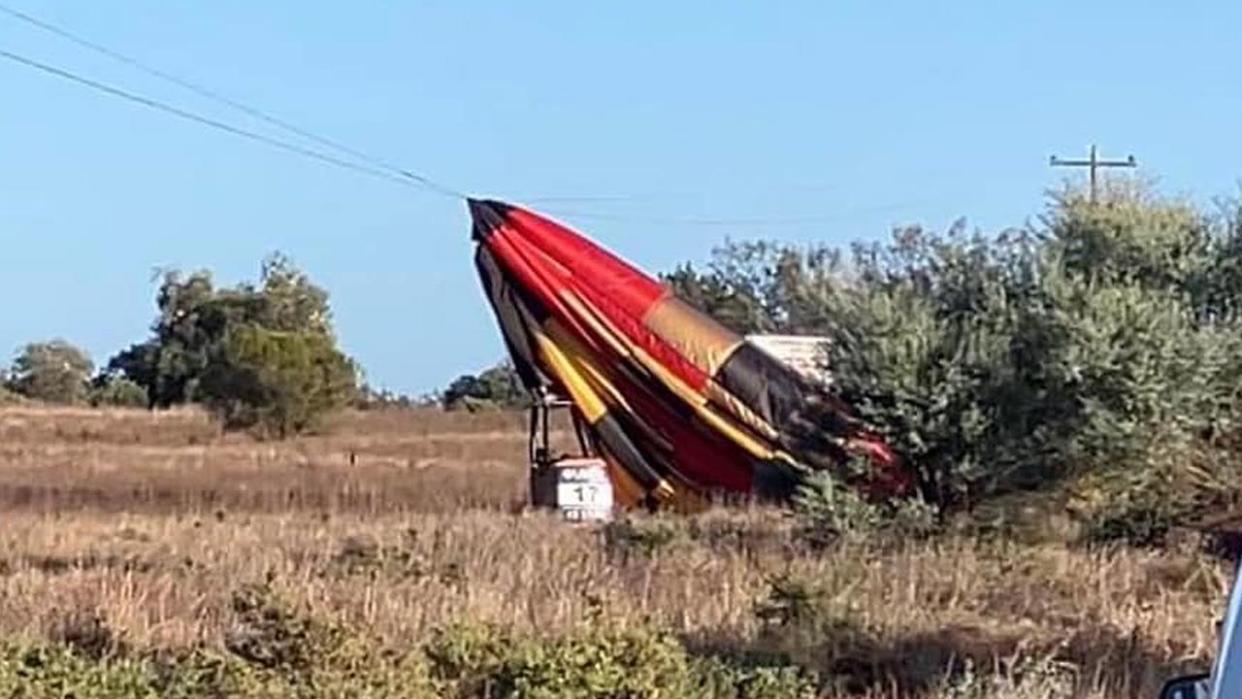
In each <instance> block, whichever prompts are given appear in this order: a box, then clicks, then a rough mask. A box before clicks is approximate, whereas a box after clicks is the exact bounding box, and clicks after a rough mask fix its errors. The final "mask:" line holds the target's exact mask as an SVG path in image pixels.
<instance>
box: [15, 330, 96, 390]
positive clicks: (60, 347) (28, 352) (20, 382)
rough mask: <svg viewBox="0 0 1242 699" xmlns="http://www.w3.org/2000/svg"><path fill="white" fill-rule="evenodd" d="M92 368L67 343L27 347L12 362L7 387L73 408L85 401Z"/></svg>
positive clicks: (78, 352) (48, 343)
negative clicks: (74, 405)
mask: <svg viewBox="0 0 1242 699" xmlns="http://www.w3.org/2000/svg"><path fill="white" fill-rule="evenodd" d="M92 368H93V365H92V363H91V359H90V357H89V356H87V354H86V352H84V351H82V350H80V349H78V348H77V347H74V346H73V345H71V344H69V343H68V342H65V341H64V340H51V341H48V342H34V343H31V344H28V345H26V346H25V347H24V348H22V350H21V351H20V352H18V353H17V358H16V359H14V360H13V368H12V370H11V372H10V376H9V377H8V378H7V380H6V384H7V386H6V388H7V389H8V390H9V391H12V392H13V393H16V394H19V395H21V396H24V397H26V398H29V399H31V400H37V401H42V402H45V403H58V404H63V405H72V404H77V403H81V402H83V401H85V400H86V396H87V391H88V385H89V384H88V380H89V378H90V375H91V369H92Z"/></svg>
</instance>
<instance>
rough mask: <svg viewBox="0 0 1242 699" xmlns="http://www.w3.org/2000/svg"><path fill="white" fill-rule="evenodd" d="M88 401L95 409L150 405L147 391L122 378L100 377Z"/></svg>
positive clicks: (92, 388)
mask: <svg viewBox="0 0 1242 699" xmlns="http://www.w3.org/2000/svg"><path fill="white" fill-rule="evenodd" d="M88 400H89V402H90V404H91V405H93V406H95V407H101V406H102V407H111V408H145V407H147V405H148V404H149V401H148V400H147V390H146V389H145V388H143V387H142V386H139V385H138V384H137V383H135V382H133V381H131V380H129V379H127V378H124V377H122V376H103V377H100V378H99V379H98V380H97V381H96V382H95V385H94V386H92V387H91V391H90V394H89V397H88Z"/></svg>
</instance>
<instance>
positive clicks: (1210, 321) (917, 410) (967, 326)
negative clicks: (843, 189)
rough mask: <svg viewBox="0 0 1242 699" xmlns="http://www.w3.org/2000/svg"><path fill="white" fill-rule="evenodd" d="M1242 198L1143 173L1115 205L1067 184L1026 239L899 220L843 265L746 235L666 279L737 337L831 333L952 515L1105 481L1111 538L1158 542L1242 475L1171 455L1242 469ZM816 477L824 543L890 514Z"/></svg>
mask: <svg viewBox="0 0 1242 699" xmlns="http://www.w3.org/2000/svg"><path fill="white" fill-rule="evenodd" d="M1239 209H1240V207H1239V205H1232V206H1229V207H1224V208H1223V213H1222V214H1220V215H1208V214H1205V213H1203V212H1201V211H1199V210H1197V209H1196V208H1195V207H1193V206H1191V205H1189V204H1188V203H1186V202H1183V201H1180V200H1168V199H1162V198H1160V197H1158V196H1156V195H1154V194H1152V193H1151V192H1150V190H1148V189H1145V188H1143V187H1140V186H1136V185H1123V186H1116V187H1113V188H1112V189H1110V190H1109V191H1108V192H1107V195H1106V196H1105V197H1104V198H1103V200H1102V201H1100V202H1099V203H1092V202H1090V201H1087V200H1086V199H1085V198H1084V197H1083V196H1081V194H1079V193H1076V192H1072V191H1071V192H1066V193H1064V194H1062V195H1060V196H1057V197H1054V198H1053V199H1052V201H1051V203H1050V206H1049V208H1048V212H1047V215H1045V216H1044V217H1043V219H1042V220H1041V223H1040V224H1039V225H1037V226H1033V227H1030V228H1028V229H1025V230H1017V231H1006V232H1003V233H1001V234H999V235H993V236H985V235H981V234H970V233H968V232H967V231H966V230H965V228H964V226H962V225H960V224H959V225H956V226H954V227H953V228H952V229H950V230H949V231H948V232H947V233H944V234H936V233H932V232H928V231H926V230H924V229H921V228H918V227H910V228H903V229H900V230H898V231H896V233H895V234H894V236H893V237H892V239H891V240H890V241H888V242H884V243H875V244H869V245H858V246H855V247H854V248H853V249H852V251H851V255H850V259H849V260H848V262H846V263H842V262H840V257H839V255H837V253H835V252H834V251H832V250H831V249H827V248H824V249H812V250H809V251H808V250H798V249H794V248H781V247H780V246H771V245H767V244H764V245H755V246H731V247H729V248H726V249H725V250H724V251H720V252H718V253H717V258H716V259H715V260H714V261H713V263H712V265H711V266H710V267H709V272H708V273H706V274H701V273H699V272H696V271H694V270H693V269H692V268H689V267H686V268H682V269H680V270H678V271H677V272H675V273H674V274H673V275H671V276H670V277H669V280H670V282H671V283H672V284H673V286H674V288H675V289H678V290H679V291H682V292H683V293H685V294H686V296H687V298H688V300H690V301H691V302H693V303H697V304H698V305H700V306H701V307H703V308H704V309H705V310H707V311H709V312H713V311H716V312H721V313H723V314H724V315H725V317H726V323H731V324H733V325H734V327H736V328H738V329H742V330H760V331H774V332H794V333H807V334H815V335H822V336H825V337H827V338H828V346H827V347H826V355H827V358H828V364H829V367H828V368H829V369H830V371H831V377H832V381H833V385H834V389H835V390H836V392H838V393H839V394H840V396H841V397H842V398H843V399H845V401H846V402H847V403H849V404H850V405H852V406H853V407H854V409H855V410H856V412H857V413H858V414H859V416H860V417H861V418H863V420H864V421H865V422H867V423H868V424H870V425H871V426H872V427H873V428H874V429H875V430H876V431H877V432H878V433H880V434H881V435H882V436H883V437H884V438H885V439H886V440H887V441H888V442H889V443H890V444H891V445H892V446H893V447H894V448H895V449H896V450H897V451H898V452H899V453H900V454H902V456H903V457H904V459H905V461H906V463H907V464H908V467H909V468H911V469H912V470H913V472H914V474H915V475H916V477H917V482H918V485H919V490H920V494H921V496H922V498H923V499H924V500H925V501H926V502H927V503H929V504H930V505H931V506H933V507H935V508H936V509H938V510H940V511H942V512H946V513H948V512H953V511H955V510H966V511H970V510H972V509H974V508H975V507H976V506H978V505H979V504H980V503H982V502H987V501H991V500H993V499H995V498H998V497H1001V496H1007V495H1010V494H1018V493H1027V492H1034V491H1047V490H1050V489H1056V488H1059V487H1070V488H1083V487H1090V488H1092V489H1093V491H1092V498H1090V501H1091V503H1092V505H1091V514H1090V517H1093V518H1101V517H1102V519H1099V520H1098V521H1099V522H1111V524H1108V525H1107V526H1103V525H1101V527H1099V528H1098V532H1100V533H1101V535H1102V536H1107V535H1116V536H1122V537H1125V538H1134V537H1137V538H1139V539H1148V538H1150V537H1151V536H1152V535H1153V534H1152V532H1153V531H1156V530H1159V529H1161V528H1165V527H1167V526H1170V525H1171V523H1172V522H1176V521H1183V520H1184V519H1185V517H1186V516H1187V515H1188V514H1189V513H1190V512H1192V511H1193V510H1194V509H1195V508H1196V507H1197V506H1199V505H1201V504H1202V503H1204V502H1220V501H1222V499H1224V498H1225V495H1224V493H1223V492H1222V491H1220V490H1219V489H1220V488H1223V487H1226V486H1224V485H1222V484H1223V483H1225V482H1236V480H1237V479H1230V478H1220V477H1218V478H1215V480H1214V481H1213V485H1204V484H1203V483H1202V482H1200V481H1202V479H1199V480H1197V481H1196V480H1194V479H1193V478H1192V477H1191V475H1190V474H1191V470H1190V469H1188V468H1184V467H1179V466H1171V465H1170V464H1173V463H1181V464H1185V461H1186V460H1185V459H1181V460H1180V461H1178V458H1180V457H1170V454H1175V453H1176V454H1182V455H1187V454H1194V455H1196V458H1198V459H1199V461H1203V460H1204V459H1206V460H1208V461H1211V462H1212V463H1213V464H1215V466H1214V467H1213V468H1214V471H1213V473H1215V474H1217V475H1220V474H1221V473H1231V472H1236V471H1237V469H1236V466H1235V465H1234V463H1235V461H1236V460H1235V459H1232V458H1226V456H1225V455H1226V454H1233V453H1237V452H1236V451H1233V450H1232V447H1228V446H1227V443H1228V441H1229V440H1227V439H1224V438H1225V437H1227V436H1229V435H1233V434H1235V433H1237V431H1238V429H1239V427H1238V424H1237V418H1238V410H1237V407H1238V400H1237V398H1238V394H1239V391H1240V390H1242V352H1240V351H1239V350H1242V345H1240V343H1242V324H1240V323H1242V314H1240V313H1239V312H1238V311H1239V310H1240V306H1239V303H1240V300H1242V213H1240V210H1239ZM735 297H736V298H735ZM739 317H741V318H743V321H742V322H738V321H737V320H736V319H737V318H739ZM731 319H732V320H731ZM1170 459H1173V460H1172V461H1170ZM1226 464H1227V465H1226ZM837 475H838V477H841V478H843V480H844V481H845V482H851V481H850V479H849V475H850V474H849V473H848V469H845V470H843V472H842V473H840V474H837ZM1110 482H1111V483H1131V484H1136V483H1137V484H1138V485H1134V487H1133V488H1131V490H1130V492H1129V494H1128V495H1127V494H1124V493H1123V489H1122V488H1121V487H1120V486H1118V487H1107V486H1101V485H1100V484H1101V483H1110ZM1088 484H1089V486H1088ZM1157 484H1159V485H1157ZM1229 487H1233V486H1229ZM815 488H817V489H818V490H815V492H816V493H817V494H816V495H815V498H816V500H815V502H817V503H818V504H815V505H814V506H809V505H808V501H807V498H806V493H807V492H808V491H805V490H804V493H803V496H802V505H801V507H802V508H803V511H804V513H805V514H806V517H807V518H808V521H810V522H813V523H814V526H811V527H809V529H808V531H815V532H820V533H821V534H826V535H827V538H832V537H835V536H838V535H839V533H840V532H843V531H848V530H850V529H852V528H859V527H862V528H864V529H865V528H867V527H870V526H872V524H874V522H875V521H876V520H877V519H878V520H880V521H885V520H888V519H891V518H892V517H893V516H894V513H892V512H883V511H881V512H877V511H875V510H874V509H869V508H871V507H872V506H873V505H874V503H867V502H863V501H861V500H857V499H856V498H855V499H851V496H849V495H847V494H846V493H844V492H843V491H842V492H838V491H837V490H835V489H833V488H825V485H824V483H822V482H821V483H818V484H816V485H815ZM1213 488H1216V489H1217V490H1215V491H1212V489H1213ZM1170 489H1171V490H1172V491H1173V492H1176V493H1178V495H1177V496H1176V497H1167V496H1166V497H1164V498H1163V499H1161V498H1160V497H1159V496H1158V495H1157V493H1159V492H1162V490H1163V491H1164V492H1169V491H1170ZM1205 489H1207V490H1208V491H1210V492H1208V493H1207V494H1206V495H1205ZM813 490H814V489H813ZM1139 493H1141V494H1139ZM1110 508H1112V514H1108V512H1109V511H1110ZM1130 520H1134V524H1135V527H1134V528H1133V534H1130V533H1127V532H1130V531H1131V528H1130V527H1129V526H1128V525H1126V526H1121V524H1124V523H1125V522H1127V521H1130ZM1143 522H1146V523H1143ZM1108 532H1112V533H1113V534H1107V533H1108Z"/></svg>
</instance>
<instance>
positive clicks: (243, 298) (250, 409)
mask: <svg viewBox="0 0 1242 699" xmlns="http://www.w3.org/2000/svg"><path fill="white" fill-rule="evenodd" d="M156 307H157V313H156V317H155V320H154V321H153V322H152V324H151V334H150V337H148V338H147V339H146V340H143V341H142V342H139V343H137V344H134V345H132V346H130V347H128V348H126V349H124V350H122V351H121V352H119V353H117V354H116V355H115V356H113V357H112V358H111V359H109V360H108V362H107V364H105V365H104V366H103V367H100V368H99V370H98V371H96V370H95V367H94V365H93V364H92V362H91V360H90V358H89V357H88V356H87V354H86V353H85V352H83V351H82V350H80V349H78V348H76V347H74V346H73V345H71V344H69V343H67V342H65V341H63V340H53V341H50V342H41V343H32V344H29V345H27V346H26V347H24V348H22V349H21V350H20V351H19V352H18V355H17V357H16V359H15V360H14V362H13V364H12V367H11V368H10V369H9V370H8V371H7V372H4V375H3V376H0V386H3V390H4V391H6V392H7V393H9V394H10V396H18V397H24V398H27V399H32V400H38V401H43V402H49V403H60V404H83V403H89V404H92V405H114V406H143V407H147V408H152V409H156V408H169V407H172V406H175V405H183V404H187V403H198V404H202V405H203V406H205V407H206V408H207V409H208V410H209V411H210V412H211V413H212V414H213V415H215V416H216V417H217V418H218V419H219V420H220V422H221V424H222V425H223V426H224V427H225V428H226V429H248V430H255V431H258V432H261V433H263V434H266V435H270V436H276V437H283V436H287V435H290V434H293V433H297V432H301V431H304V430H306V429H309V428H312V427H314V426H315V425H316V424H317V422H318V421H319V420H320V419H321V418H322V417H323V416H324V415H326V414H327V413H329V412H331V411H332V410H335V409H338V408H340V407H343V406H345V405H347V404H348V403H349V402H350V401H352V400H354V399H356V397H357V396H358V394H359V390H360V388H359V385H358V383H359V369H358V366H357V364H356V363H355V362H354V361H353V360H352V359H350V358H349V357H347V356H346V355H345V354H344V353H343V352H342V351H341V350H340V349H339V347H338V346H337V340H336V336H335V333H334V331H333V327H332V316H331V311H330V308H329V305H328V294H327V293H326V292H325V291H324V290H323V289H322V288H320V287H318V286H316V285H315V284H314V283H312V282H311V281H310V279H309V278H308V277H307V275H306V274H305V273H304V272H302V271H301V270H299V269H298V268H297V267H296V266H295V265H293V264H292V263H291V262H290V260H289V259H288V258H286V257H284V256H283V255H279V254H276V255H272V256H270V257H269V258H267V259H266V260H264V262H263V264H262V270H261V273H260V278H259V283H258V284H250V283H242V284H238V285H237V286H234V287H223V288H222V287H218V286H216V284H215V283H214V281H213V280H212V277H211V274H210V273H209V272H206V271H199V272H194V273H192V274H189V275H183V274H182V273H181V272H179V271H176V270H169V271H166V272H165V273H164V275H163V279H162V282H161V284H160V286H159V290H158V292H157V294H156Z"/></svg>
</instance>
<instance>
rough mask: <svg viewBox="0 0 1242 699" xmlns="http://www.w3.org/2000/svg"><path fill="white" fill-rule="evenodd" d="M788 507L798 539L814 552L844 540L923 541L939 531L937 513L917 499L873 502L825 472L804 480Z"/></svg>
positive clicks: (930, 506)
mask: <svg viewBox="0 0 1242 699" xmlns="http://www.w3.org/2000/svg"><path fill="white" fill-rule="evenodd" d="M791 505H792V511H793V514H794V516H795V517H796V519H797V522H798V525H797V530H796V531H797V534H798V536H799V539H800V540H801V541H802V542H804V543H806V544H808V545H810V546H812V547H814V548H823V547H826V546H829V545H831V544H833V543H835V542H836V541H838V540H839V539H841V538H843V537H845V538H849V537H860V536H861V537H868V538H876V537H877V536H891V537H895V538H900V539H901V540H909V539H911V538H923V537H926V536H928V535H930V534H932V533H934V532H935V531H937V529H938V528H939V518H938V513H937V511H936V509H935V508H934V507H933V506H932V505H929V504H928V503H926V502H924V501H923V500H921V499H919V498H912V499H908V500H897V501H892V502H876V501H874V500H870V499H867V498H865V497H864V496H863V495H861V494H860V493H858V491H856V490H854V489H853V488H850V487H849V486H847V485H846V484H845V483H844V482H843V481H841V480H840V479H838V478H837V477H836V476H835V475H833V474H831V473H826V472H820V473H816V474H813V475H811V476H809V477H808V478H806V479H804V481H803V482H802V484H800V485H799V486H798V489H797V490H796V491H795V493H794V497H793V500H792V502H791Z"/></svg>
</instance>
